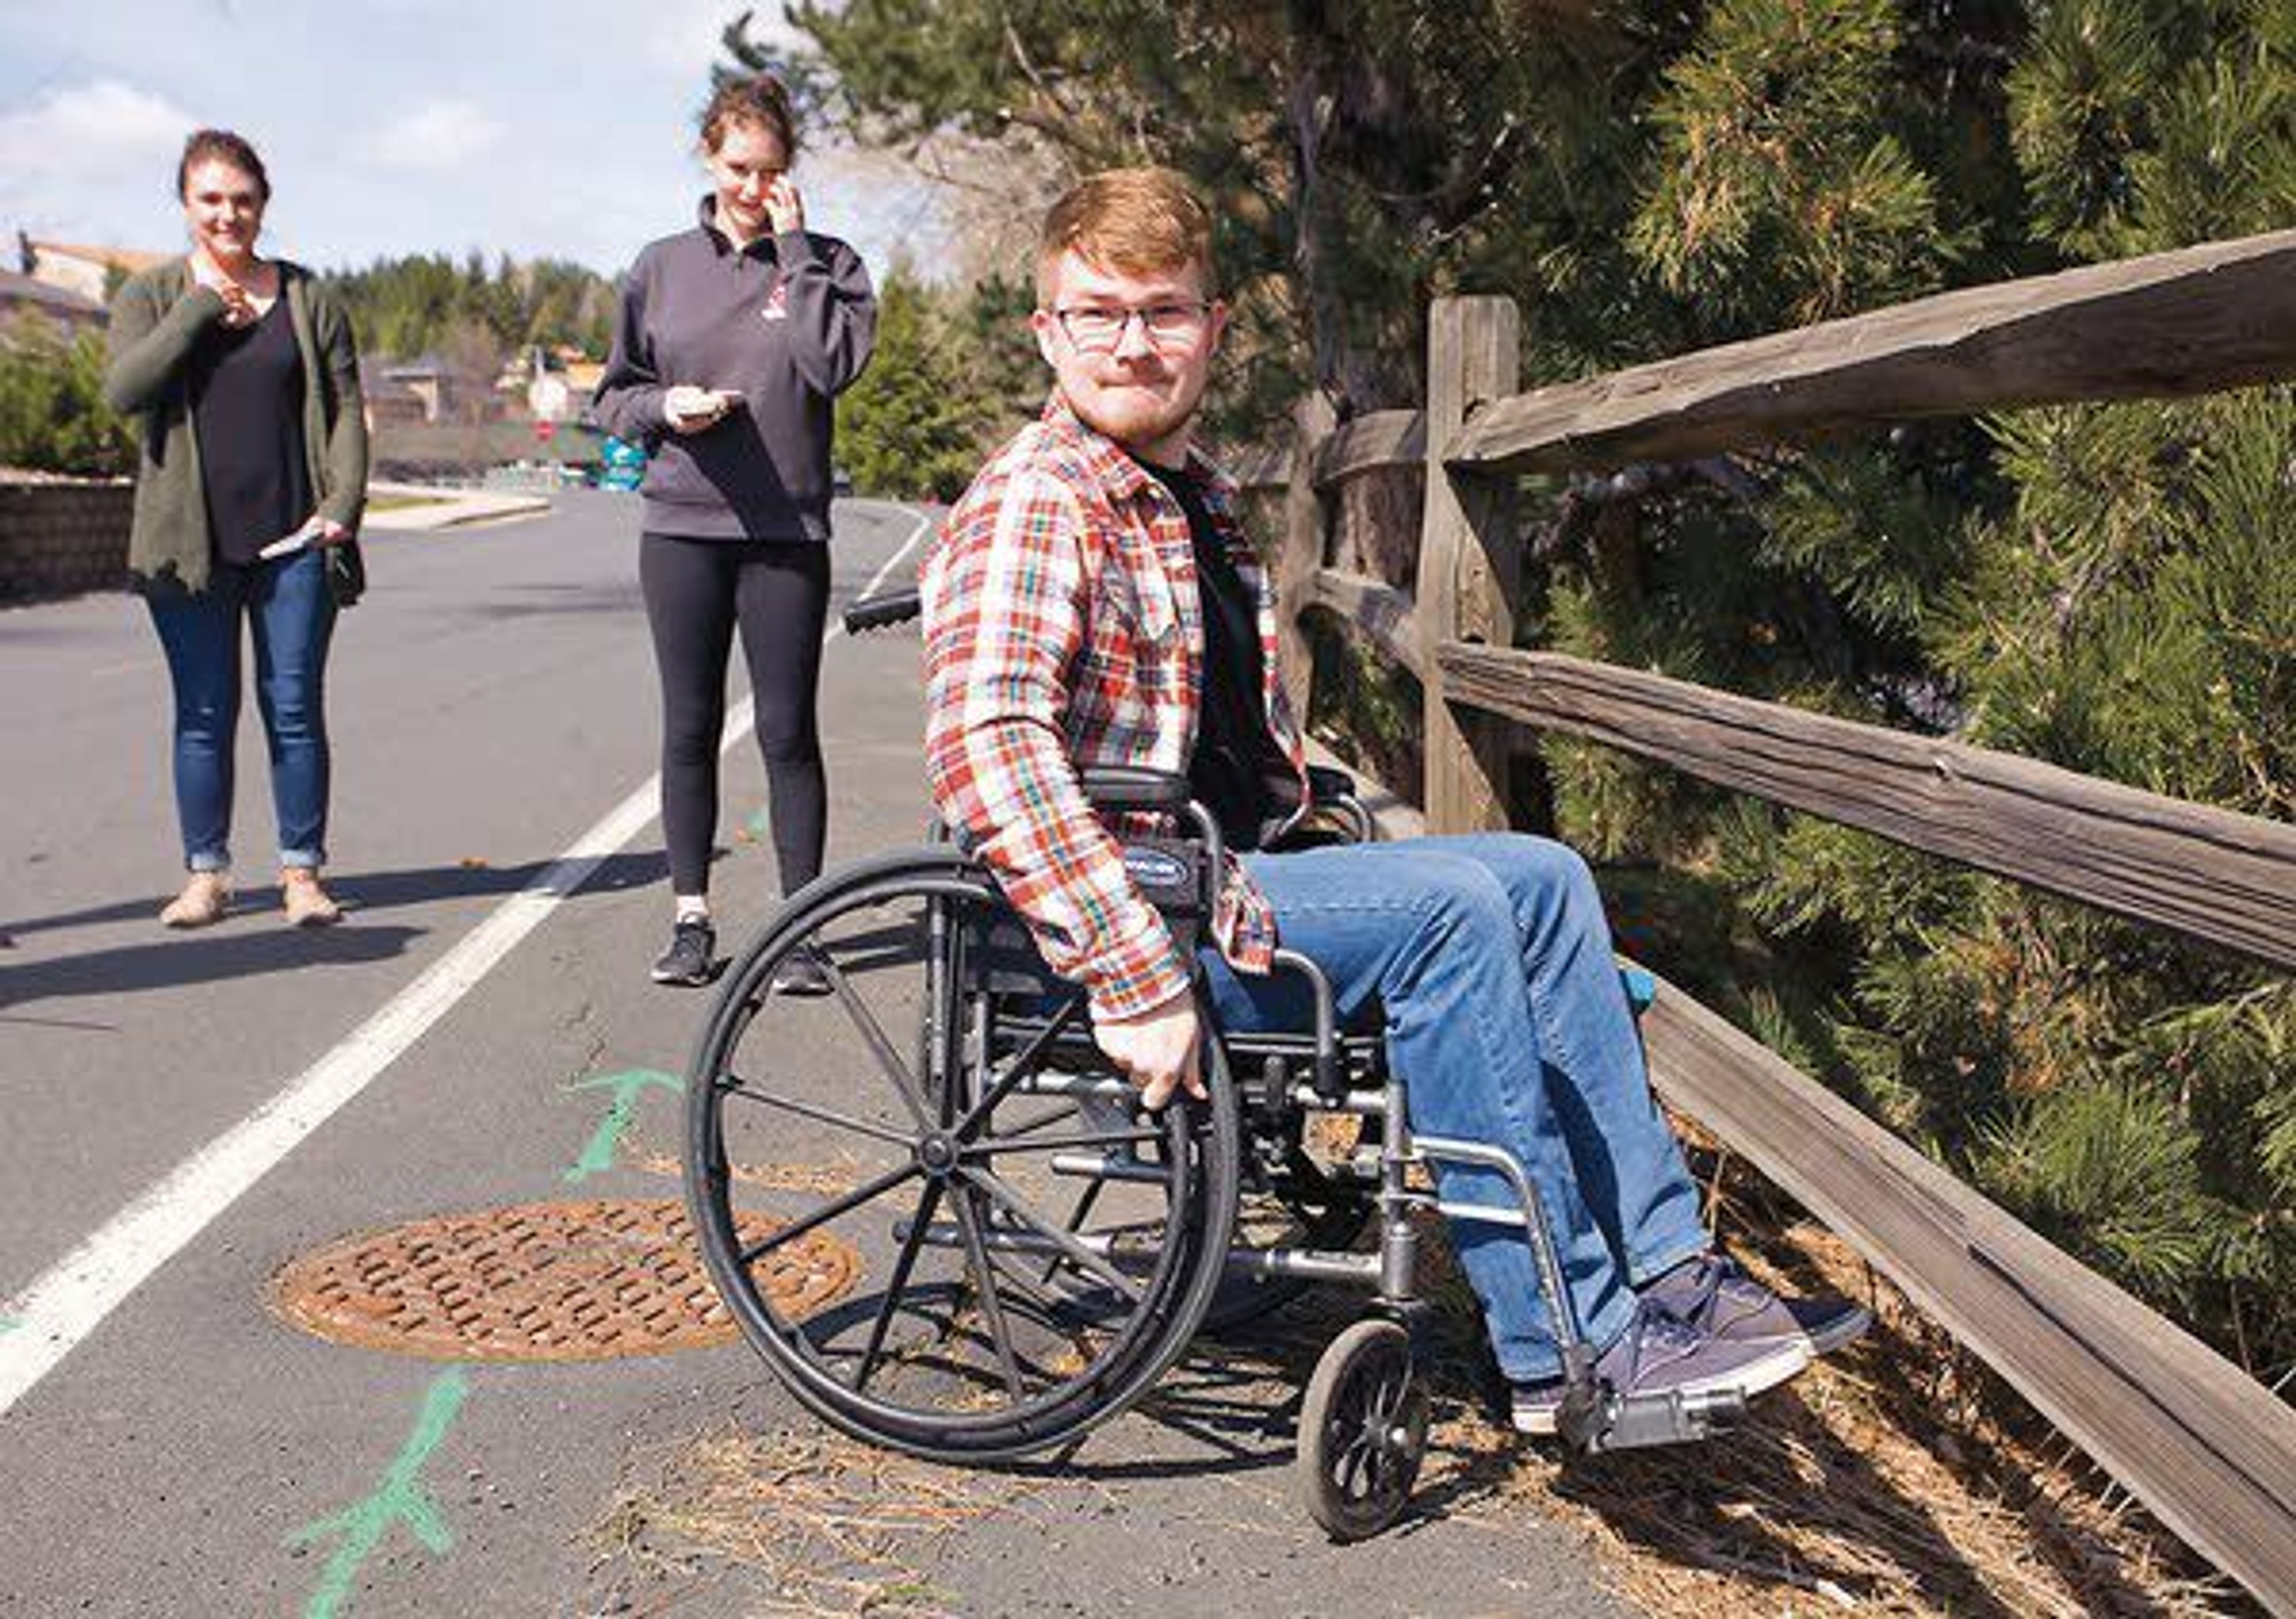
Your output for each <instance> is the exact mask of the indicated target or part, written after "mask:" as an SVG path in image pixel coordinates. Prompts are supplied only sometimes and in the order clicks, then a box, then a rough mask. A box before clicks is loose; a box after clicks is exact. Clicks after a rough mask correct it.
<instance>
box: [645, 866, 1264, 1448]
mask: <svg viewBox="0 0 2296 1619" xmlns="http://www.w3.org/2000/svg"><path fill="white" fill-rule="evenodd" d="M1005 915H1008V913H1006V912H1005V906H1004V901H1003V900H1002V898H1001V896H1000V895H999V894H998V893H997V892H996V885H995V883H994V882H993V881H992V880H991V879H989V878H988V875H986V874H985V873H983V872H982V871H981V870H980V868H979V867H975V866H974V865H972V863H971V862H970V861H968V860H967V859H964V857H963V856H961V855H959V854H957V853H956V852H955V851H951V850H947V849H926V850H919V851H914V852H910V853H905V854H898V855H891V856H886V857H882V858H881V859H876V860H873V861H870V862H867V863H865V864H863V865H861V866H857V867H850V868H848V869H847V870H845V871H843V872H841V873H839V874H836V875H832V876H830V877H826V878H824V879H823V880H822V881H821V882H818V883H814V884H813V885H811V886H810V887H808V888H807V889H806V890H804V891H803V892H800V893H799V894H798V895H796V896H795V897H794V898H793V899H792V900H791V901H790V902H789V904H788V905H786V906H785V907H784V908H783V910H782V912H781V913H780V914H779V915H778V916H776V917H775V919H774V921H773V922H772V923H771V924H769V925H768V926H767V930H766V932H765V933H763V934H762V935H761V936H760V937H759V938H758V941H756V942H755V943H754V944H752V945H751V946H750V949H748V950H747V951H746V952H745V953H744V954H743V956H742V957H741V959H740V960H739V961H738V962H737V963H735V965H734V967H733V968H732V969H731V970H730V971H729V972H728V974H726V981H725V983H724V984H723V986H722V988H721V990H720V993H719V996H718V999H717V1005H716V1007H715V1009H714V1011H713V1013H712V1015H711V1017H710V1020H709V1026H708V1028H707V1030H706V1031H705V1032H704V1034H703V1037H702V1040H701V1044H700V1046H699V1047H698V1048H697V1049H696V1051H695V1055H694V1057H693V1064H692V1065H691V1068H690V1070H689V1073H688V1078H687V1089H688V1097H687V1106H688V1114H687V1123H688V1130H687V1145H686V1174H687V1196H688V1200H689V1202H690V1204H691V1205H692V1207H693V1220H694V1226H695V1229H696V1230H697V1231H698V1232H699V1233H700V1236H701V1245H702V1252H703V1254H704V1257H705V1259H706V1260H707V1262H708V1264H709V1272H710V1276H711V1278H712V1280H713V1281H714V1282H715V1283H716V1285H717V1291H718V1293H719V1295H720V1296H721V1297H722V1298H723V1299H724V1300H725V1302H726V1307H727V1309H728V1311H730V1312H731V1313H732V1315H733V1316H734V1319H735V1321H736V1322H737V1323H738V1324H739V1326H740V1327H741V1329H742V1334H743V1335H744V1336H745V1337H746V1338H747V1339H748V1341H749V1342H750V1344H751V1345H752V1346H753V1347H754V1348H755V1349H756V1350H757V1351H758V1353H759V1354H760V1355H761V1356H763V1358H764V1359H765V1360H766V1361H767V1363H768V1364H769V1365H770V1366H772V1368H774V1370H775V1373H776V1374H777V1375H778V1376H779V1377H781V1379H782V1381H783V1384H784V1385H787V1386H788V1387H789V1389H790V1390H791V1392H792V1393H794V1394H795V1395H796V1396H797V1397H798V1399H799V1401H802V1402H803V1403H804V1404H805V1405H806V1406H807V1407H808V1409H811V1410H813V1411H814V1412H815V1413H816V1415H818V1416H819V1417H821V1418H823V1419H824V1420H825V1421H827V1422H829V1423H831V1424H832V1425H834V1426H837V1427H839V1428H840V1429H842V1430H844V1431H845V1432H847V1433H849V1434H854V1435H855V1436H857V1437H859V1438H862V1439H865V1440H867V1441H870V1442H874V1443H879V1444H884V1445H888V1446H891V1447H894V1448H897V1449H899V1450H903V1451H909V1452H911V1453H912V1454H915V1455H920V1456H924V1457H928V1458H931V1459H935V1460H941V1461H950V1462H972V1461H987V1460H998V1459H1009V1458H1013V1457H1018V1456H1022V1455H1026V1454H1029V1453H1031V1452H1035V1451H1043V1450H1046V1449H1050V1448H1053V1447H1055V1446H1058V1445H1060V1444H1062V1443H1065V1442H1069V1441H1070V1440H1072V1439H1074V1438H1076V1437H1078V1435H1080V1434H1083V1433H1084V1432H1086V1431H1087V1429H1089V1428H1091V1427H1092V1426H1095V1425H1096V1424H1098V1423H1100V1422H1103V1421H1105V1420H1107V1419H1108V1418H1111V1417H1112V1416H1114V1415H1116V1414H1117V1413H1118V1412H1119V1411H1120V1410H1122V1409H1124V1408H1125V1407H1126V1406H1127V1405H1128V1404H1129V1403H1130V1402H1131V1401H1134V1400H1135V1399H1136V1398H1137V1397H1138V1396H1139V1395H1140V1394H1141V1393H1143V1392H1144V1391H1145V1390H1146V1389H1147V1388H1148V1387H1149V1385H1152V1383H1153V1382H1154V1380H1155V1379H1156V1377H1158V1376H1160V1374H1161V1373H1162V1372H1163V1371H1164V1370H1165V1368H1168V1367H1169V1365H1170V1364H1171V1363H1172V1361H1173V1360H1176V1359H1177V1357H1178V1356H1179V1354H1180V1352H1182V1351H1183V1350H1184V1349H1185V1347H1186V1344H1187V1341H1188V1339H1189V1338H1190V1336H1191V1335H1193V1333H1194V1331H1195V1330H1196V1327H1197V1326H1198V1324H1199V1323H1200V1322H1201V1319H1202V1317H1203V1312H1204V1309H1205V1307H1206V1305H1207V1303H1209V1302H1210V1297H1211V1294H1212V1292H1213V1290H1214V1288H1215V1287H1216V1286H1218V1281H1219V1277H1220V1261H1221V1259H1222V1257H1223V1256H1224V1255H1225V1253H1226V1249H1227V1244H1228V1236H1229V1232H1230V1229H1231V1228H1232V1225H1233V1221H1234V1207H1235V1196H1236V1174H1237V1127H1236V1110H1235V1106H1234V1095H1233V1091H1232V1089H1231V1088H1230V1086H1229V1082H1228V1079H1227V1075H1226V1069H1225V1066H1224V1065H1223V1064H1220V1063H1219V1062H1218V1061H1217V1060H1216V1057H1215V1059H1214V1060H1211V1061H1208V1062H1207V1064H1206V1068H1207V1072H1206V1075H1205V1078H1206V1081H1207V1084H1208V1086H1209V1088H1210V1089H1211V1093H1212V1097H1211V1101H1210V1103H1209V1104H1202V1103H1186V1102H1183V1103H1176V1104H1175V1105H1172V1106H1170V1107H1168V1108H1166V1109H1165V1110H1163V1112H1162V1113H1160V1114H1149V1113H1146V1112H1145V1111H1144V1110H1142V1109H1141V1108H1140V1107H1139V1106H1138V1103H1137V1093H1136V1091H1135V1090H1134V1089H1133V1088H1132V1087H1131V1086H1130V1085H1129V1084H1128V1083H1127V1082H1126V1081H1123V1080H1122V1079H1121V1078H1120V1077H1119V1076H1118V1075H1117V1074H1115V1073H1114V1072H1111V1070H1110V1069H1109V1068H1108V1067H1107V1066H1106V1065H1105V1064H1104V1061H1103V1059H1102V1058H1101V1057H1100V1056H1099V1054H1098V1052H1097V1050H1096V1048H1095V1047H1094V1045H1093V1043H1092V1040H1091V1035H1090V1031H1089V1026H1088V1023H1087V1019H1086V1013H1085V1010H1084V1006H1083V1002H1082V999H1081V997H1080V996H1078V995H1077V994H1076V993H1075V992H1074V991H1073V990H1069V989H1068V988H1067V987H1066V986H1061V987H1060V990H1059V992H1058V993H1057V994H1055V995H1054V996H1053V997H1051V998H1049V999H1047V998H1046V996H1045V995H1043V994H1042V993H1033V994H1024V995H1020V996H1018V997H1016V995H1015V992H1014V990H1013V986H1012V985H1011V983H1010V982H1007V981H1001V980H1000V979H999V978H998V976H997V974H995V973H992V972H991V971H989V970H988V966H987V965H986V958H987V957H988V954H989V951H988V948H987V946H986V945H985V944H984V942H983V941H984V940H985V939H986V938H987V936H988V927H989V925H990V923H991V922H992V921H993V920H994V919H995V918H996V917H998V916H1005ZM800 952H803V953H805V954H808V955H810V956H811V957H813V959H814V960H815V961H816V963H817V964H818V965H819V966H821V967H822V969H823V970H824V974H826V976H827V978H828V980H829V982H830V984H831V986H832V993H831V994H829V995H826V996H821V997H817V998H805V999H799V998H793V997H789V996H783V995H777V994H775V993H774V992H773V991H772V990H771V988H770V986H771V984H772V982H773V979H774V974H775V969H776V968H777V967H778V966H781V964H783V962H785V961H787V960H789V959H790V958H791V957H793V956H795V955H797V954H799V953H800ZM1016 999H1017V1001H1018V1003H1019V1008H1018V1010H1017V1011H1016V1010H1014V1009H1013V1008H1014V1007H1015V1003H1016ZM792 1271H795V1272H797V1273H798V1274H797V1276H796V1278H794V1281H792V1278H791V1272H792ZM824 1271H833V1272H834V1273H835V1274H836V1275H837V1276H839V1277H840V1278H857V1279H856V1280H854V1281H853V1282H852V1284H851V1285H850V1286H849V1287H847V1288H846V1289H845V1290H844V1291H843V1292H842V1294H841V1295H840V1296H834V1297H832V1296H825V1294H826V1292H827V1289H825V1288H824V1287H822V1286H807V1285H806V1283H807V1278H808V1275H811V1276H818V1275H819V1274H821V1273H823V1272H824Z"/></svg>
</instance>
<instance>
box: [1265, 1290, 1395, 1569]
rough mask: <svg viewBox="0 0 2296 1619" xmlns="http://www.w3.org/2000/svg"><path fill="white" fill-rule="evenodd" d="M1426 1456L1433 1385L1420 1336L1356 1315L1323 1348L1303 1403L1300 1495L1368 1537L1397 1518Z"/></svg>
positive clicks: (1343, 1534) (1328, 1528)
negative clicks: (1417, 1361)
mask: <svg viewBox="0 0 2296 1619" xmlns="http://www.w3.org/2000/svg"><path fill="white" fill-rule="evenodd" d="M1426 1454H1427V1391H1426V1390H1425V1389H1424V1388H1423V1386H1421V1385H1420V1382H1419V1380H1418V1377H1417V1376H1416V1375H1415V1372H1414V1369H1413V1367H1412V1361H1411V1335H1410V1333H1409V1332H1407V1331H1406V1330H1405V1329H1404V1327H1402V1326H1400V1325H1399V1324H1398V1323H1396V1322H1394V1321H1386V1320H1371V1321H1357V1322H1356V1323H1355V1324H1354V1325H1353V1326H1351V1327H1349V1328H1348V1329H1347V1330H1346V1331H1345V1332H1343V1333H1341V1335H1339V1336H1338V1337H1336V1338H1334V1339H1333V1340H1332V1342H1331V1344H1329V1345H1328V1346H1327V1347H1326V1348H1325V1349H1324V1354H1323V1358H1322V1359H1321V1360H1318V1361H1316V1372H1315V1376H1314V1377H1310V1378H1309V1379H1308V1393H1307V1397H1306V1398H1305V1399H1304V1400H1302V1401H1301V1402H1300V1455H1299V1459H1298V1461H1297V1463H1296V1464H1295V1465H1296V1467H1297V1468H1298V1471H1299V1479H1300V1495H1301V1497H1302V1499H1303V1500H1304V1501H1305V1503H1306V1505H1307V1508H1308V1516H1310V1517H1312V1518H1314V1519H1315V1520H1316V1524H1318V1525H1319V1526H1320V1527H1321V1528H1322V1529H1323V1531H1324V1533H1325V1534H1328V1535H1329V1536H1331V1538H1332V1539H1333V1540H1334V1541H1340V1542H1341V1543H1345V1542H1348V1541H1362V1540H1368V1539H1369V1538H1370V1537H1371V1536H1373V1535H1375V1534H1378V1533H1381V1532H1382V1530H1384V1529H1386V1528H1387V1527H1388V1526H1389V1525H1390V1524H1393V1523H1394V1522H1395V1521H1396V1519H1397V1518H1398V1517H1400V1516H1403V1509H1404V1508H1405V1507H1406V1505H1408V1504H1409V1502H1410V1500H1411V1486H1412V1483H1413V1482H1414V1481H1415V1480H1416V1479H1417V1478H1418V1476H1419V1464H1420V1462H1421V1460H1422V1459H1424V1458H1425V1456H1426Z"/></svg>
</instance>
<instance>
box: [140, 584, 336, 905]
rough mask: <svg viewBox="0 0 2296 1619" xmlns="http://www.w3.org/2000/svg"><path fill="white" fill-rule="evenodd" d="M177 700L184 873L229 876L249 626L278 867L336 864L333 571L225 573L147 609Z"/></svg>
mask: <svg viewBox="0 0 2296 1619" xmlns="http://www.w3.org/2000/svg"><path fill="white" fill-rule="evenodd" d="M147 599H148V602H149V604H150V606H151V609H152V625H153V627H154V628H156V629H158V630H159V632H160V645H161V646H162V647H164V648H166V649H167V653H168V674H169V676H170V677H172V678H173V679H174V682H175V688H176V820H177V821H178V823H179V824H180V825H181V826H182V828H183V834H184V865H185V866H187V867H190V868H191V869H192V870H193V871H227V870H229V869H230V867H231V796H232V762H233V754H234V751H235V744H236V739H237V736H238V733H239V647H240V620H242V618H244V619H245V620H246V621H247V623H248V625H249V626H250V628H251V629H253V631H254V639H255V697H256V703H257V704H258V707H260V709H261V710H262V712H263V730H264V735H265V736H266V737H267V738H268V739H269V742H270V744H271V801H272V806H273V808H274V809H275V811H276V812H277V815H278V818H279V863H280V865H282V866H283V867H307V868H308V869H311V870H316V869H317V868H318V867H321V866H324V865H325V864H326V858H327V764H328V760H327V721H326V713H325V692H324V686H325V678H326V669H327V643H328V641H329V639H330V638H331V637H332V634H333V631H334V625H335V600H334V597H333V596H332V594H330V593H329V591H328V589H327V571H326V566H325V561H324V558H323V557H322V556H321V555H319V553H318V551H317V550H316V548H314V549H307V550H304V551H300V552H298V553H297V554H296V555H293V556H291V557H284V558H282V559H281V560H279V561H277V562H263V563H254V564H252V565H251V566H247V567H239V566H234V565H233V564H231V563H220V562H219V563H217V564H216V566H215V569H214V571H213V573H212V574H211V575H210V578H209V585H208V588H207V589H206V590H205V591H204V592H202V593H201V594H200V595H197V596H152V597H150V598H147Z"/></svg>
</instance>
